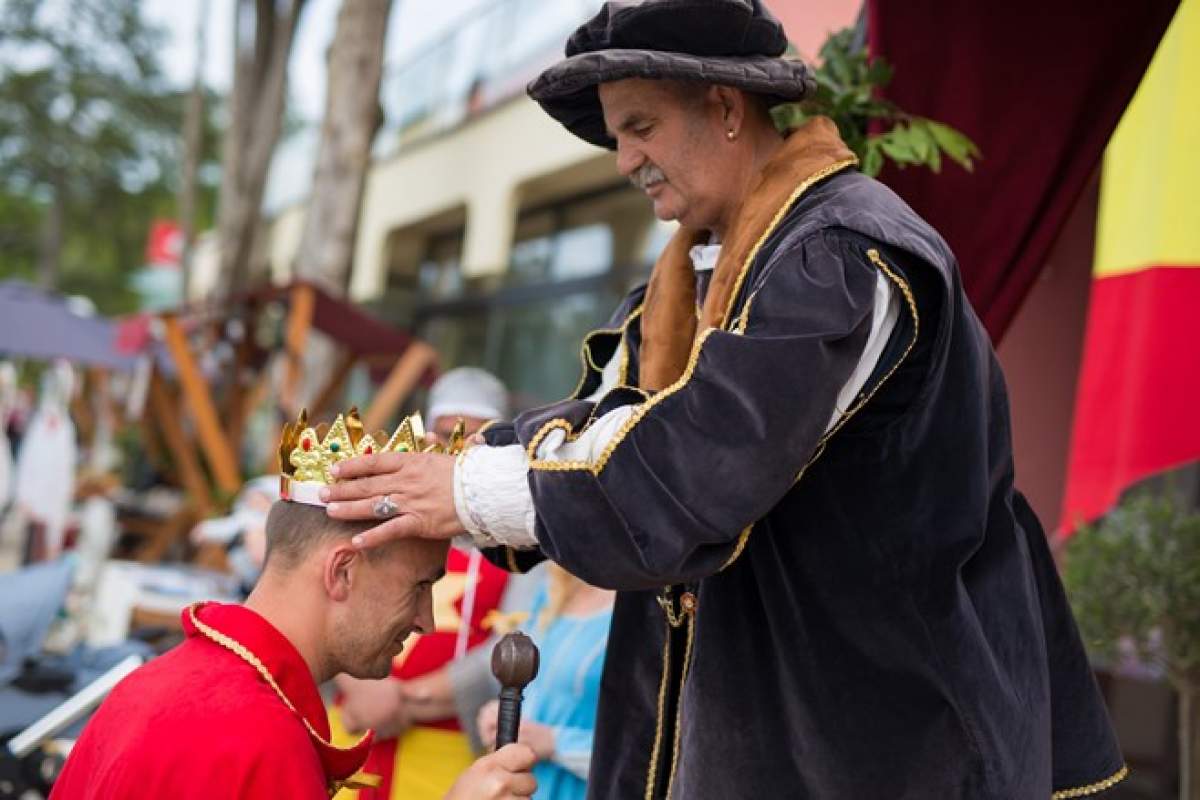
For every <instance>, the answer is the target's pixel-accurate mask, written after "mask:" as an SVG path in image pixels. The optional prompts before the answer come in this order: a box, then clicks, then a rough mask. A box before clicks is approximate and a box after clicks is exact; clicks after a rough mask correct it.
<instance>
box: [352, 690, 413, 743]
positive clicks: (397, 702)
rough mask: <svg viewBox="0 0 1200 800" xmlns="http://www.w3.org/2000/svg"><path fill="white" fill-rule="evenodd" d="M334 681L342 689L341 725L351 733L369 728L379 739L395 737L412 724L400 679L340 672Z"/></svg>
mask: <svg viewBox="0 0 1200 800" xmlns="http://www.w3.org/2000/svg"><path fill="white" fill-rule="evenodd" d="M334 683H335V684H336V685H337V687H338V691H340V692H341V693H342V705H341V708H340V713H341V718H342V726H343V727H344V728H345V729H346V730H348V731H350V732H351V733H362V732H363V731H365V730H367V729H368V728H370V729H372V730H374V731H375V736H376V737H378V738H379V739H395V738H396V737H397V736H399V735H400V734H402V733H404V731H406V730H408V728H409V726H410V725H411V724H412V716H411V715H410V714H409V713H408V709H407V708H405V703H404V684H403V683H402V682H401V681H398V680H395V679H393V678H384V679H383V680H380V681H364V680H359V679H358V678H352V677H350V676H349V675H338V676H337V677H336V678H334Z"/></svg>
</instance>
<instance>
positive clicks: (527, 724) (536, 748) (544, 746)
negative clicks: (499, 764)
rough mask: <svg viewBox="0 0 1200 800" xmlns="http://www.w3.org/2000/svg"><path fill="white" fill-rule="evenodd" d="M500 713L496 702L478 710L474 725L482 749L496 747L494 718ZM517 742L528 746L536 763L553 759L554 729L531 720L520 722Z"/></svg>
mask: <svg viewBox="0 0 1200 800" xmlns="http://www.w3.org/2000/svg"><path fill="white" fill-rule="evenodd" d="M499 711H500V703H499V701H497V700H489V701H488V702H486V703H484V705H483V707H482V708H480V709H479V716H478V717H477V718H476V725H477V727H478V729H479V740H480V741H481V742H483V745H484V747H495V745H496V727H497V725H496V717H497V715H498V714H499ZM517 741H518V742H520V743H521V744H526V745H529V747H530V748H532V750H533V754H534V755H535V756H537V759H538V761H549V760H550V759H551V758H553V757H554V750H555V748H556V747H557V744H556V743H555V741H554V729H553V728H551V727H550V726H549V725H543V724H542V723H540V722H534V721H533V720H527V719H526V720H521V728H520V730H518V731H517Z"/></svg>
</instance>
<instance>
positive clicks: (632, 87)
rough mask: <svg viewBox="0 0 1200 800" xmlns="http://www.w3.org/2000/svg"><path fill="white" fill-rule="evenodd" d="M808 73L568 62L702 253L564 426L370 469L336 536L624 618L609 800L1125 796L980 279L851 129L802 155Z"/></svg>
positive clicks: (708, 64) (580, 126) (620, 347)
mask: <svg viewBox="0 0 1200 800" xmlns="http://www.w3.org/2000/svg"><path fill="white" fill-rule="evenodd" d="M785 46H786V40H785V38H784V35H783V32H782V29H781V28H780V26H779V24H778V23H777V22H776V21H775V20H774V18H773V17H772V16H771V15H770V14H769V13H768V12H767V10H766V9H765V8H764V7H763V6H762V4H761V3H760V2H759V1H758V0H646V2H642V3H640V4H633V3H623V2H610V3H608V4H606V6H605V7H604V8H603V10H601V12H600V13H599V14H598V15H597V16H596V17H595V18H594V19H592V20H591V21H590V22H589V23H587V24H586V25H584V26H583V27H582V28H580V29H579V30H578V31H577V32H576V33H575V34H574V35H573V36H572V37H571V39H570V41H569V42H568V45H567V55H568V58H567V59H566V60H565V61H563V62H561V63H559V64H558V65H556V66H554V67H552V68H550V69H549V70H547V71H546V72H545V73H544V74H543V75H542V76H541V77H540V78H539V79H538V80H537V81H535V82H534V83H533V84H532V86H531V87H530V93H531V94H532V96H533V97H534V99H535V100H537V101H538V102H539V103H541V104H542V106H543V107H544V108H545V109H546V110H547V111H548V112H549V113H550V114H552V115H553V116H554V117H555V118H557V119H558V120H560V121H561V122H562V123H563V124H564V125H565V126H566V127H567V128H568V129H569V130H570V131H571V132H573V133H575V134H576V135H578V136H580V137H582V138H583V139H585V140H587V141H589V142H592V143H595V144H597V145H600V146H605V147H609V148H613V149H615V150H616V152H617V167H618V169H619V170H620V171H621V173H622V174H624V175H626V176H628V177H629V178H630V180H632V181H633V182H634V183H635V184H636V185H637V186H639V188H642V189H644V190H645V192H646V194H647V195H648V196H649V197H650V199H651V200H652V202H653V204H654V210H655V213H656V215H657V216H659V217H660V218H662V219H675V220H678V221H679V223H680V230H679V232H678V233H677V235H676V236H675V237H674V239H673V240H672V241H671V243H670V244H669V245H668V246H667V248H666V250H665V251H664V253H663V254H662V256H661V258H660V259H659V262H658V263H657V264H656V266H655V269H654V273H653V276H652V278H651V280H650V283H649V285H648V286H647V287H646V288H644V289H639V290H637V291H635V292H633V293H632V294H631V295H630V296H629V297H628V298H627V299H626V301H625V302H624V303H623V304H622V306H621V307H620V308H619V309H618V311H617V313H616V314H615V315H614V316H613V319H612V321H611V323H610V325H609V326H608V327H607V328H605V329H602V330H599V331H596V332H594V333H593V334H591V335H590V336H588V337H587V339H586V340H585V342H584V346H583V347H584V358H583V363H584V364H585V370H584V375H583V377H582V380H581V382H580V385H579V387H578V389H577V390H576V391H575V392H574V393H573V394H572V396H571V397H569V398H567V399H566V400H563V401H561V402H559V403H556V404H554V405H552V406H549V407H546V408H541V409H536V410H533V411H530V412H527V413H525V414H523V415H521V416H519V417H518V418H517V419H516V420H515V421H514V422H512V423H508V424H501V425H496V426H494V427H492V428H491V429H489V430H488V432H487V435H486V439H487V446H478V447H475V448H473V449H471V450H469V451H468V452H467V453H466V454H465V455H464V456H463V457H462V458H461V459H460V460H459V461H458V462H457V463H455V462H453V461H451V460H449V459H447V458H445V457H438V456H432V455H424V456H420V455H419V456H384V457H378V458H368V459H365V460H360V461H352V462H346V463H345V464H343V465H342V466H341V472H340V473H339V475H340V477H341V478H342V483H341V484H340V485H338V486H335V487H332V488H331V495H332V499H333V500H334V501H336V502H335V504H334V505H333V506H331V507H330V513H331V514H334V515H335V516H343V517H347V518H355V517H359V518H361V517H367V516H370V515H371V514H372V513H374V512H375V511H376V510H380V509H382V510H385V511H386V510H387V509H388V508H389V507H390V506H391V505H393V504H394V505H395V506H397V507H398V508H399V509H400V511H401V513H400V515H399V516H396V517H395V518H393V519H389V520H387V521H385V522H383V523H382V524H381V525H380V526H379V527H378V528H376V529H375V530H373V531H372V532H369V533H367V534H366V535H365V537H364V542H363V545H364V546H370V544H371V543H372V542H373V541H383V540H387V539H390V538H394V537H400V536H435V537H448V536H453V535H456V534H459V533H461V532H462V531H463V530H466V531H467V532H468V533H470V534H471V536H472V537H473V538H474V539H475V540H476V541H477V542H478V543H480V544H481V546H484V547H488V548H492V553H493V555H494V557H495V558H496V559H497V560H498V561H500V562H501V563H505V564H507V565H509V566H510V567H512V568H514V569H521V568H525V567H528V566H529V565H530V564H532V563H534V562H536V561H537V560H539V559H541V558H543V557H549V558H552V559H554V560H555V561H558V562H559V563H561V564H562V565H564V566H565V567H566V568H567V569H568V570H570V571H571V572H573V573H575V574H577V575H578V576H580V577H581V578H583V579H584V580H586V581H588V582H590V583H593V584H596V585H599V586H607V587H612V588H616V589H619V590H621V592H620V594H619V596H618V600H617V606H616V609H615V613H614V619H613V627H612V637H611V641H610V643H609V652H608V662H607V664H606V667H605V675H604V683H603V687H602V694H601V709H600V720H599V725H598V729H597V732H596V745H595V751H594V754H593V761H592V763H593V773H592V778H591V780H592V784H591V790H590V792H591V797H593V798H597V799H599V798H605V799H607V798H612V800H617V799H618V798H621V799H622V800H623V799H624V798H632V797H647V798H661V797H674V798H686V800H694V799H695V798H701V799H702V800H706V799H708V798H712V800H718V799H719V800H726V799H727V798H734V797H746V798H767V797H770V798H782V797H788V798H793V797H794V798H819V799H820V800H866V799H867V798H872V799H873V798H883V797H887V798H911V799H912V800H927V799H932V798H938V799H941V798H970V799H971V800H979V799H981V798H986V799H987V800H1012V799H1013V798H1022V799H1024V798H1030V799H1031V800H1032V799H1033V798H1048V797H1051V796H1054V797H1083V796H1087V795H1091V794H1097V793H1099V792H1102V791H1104V790H1105V789H1107V788H1108V787H1109V786H1111V785H1113V784H1115V783H1116V782H1118V781H1119V780H1120V779H1121V778H1122V777H1124V775H1125V772H1126V770H1125V767H1124V765H1123V763H1122V759H1121V755H1120V752H1119V750H1118V748H1117V745H1116V742H1115V739H1114V736H1113V733H1112V730H1111V726H1110V724H1109V721H1108V718H1107V715H1106V712H1105V710H1104V706H1103V703H1102V701H1101V698H1100V695H1099V693H1098V691H1097V689H1096V685H1095V682H1094V680H1093V679H1092V676H1091V672H1090V670H1089V667H1088V663H1087V660H1086V657H1085V655H1084V653H1083V650H1082V647H1081V646H1080V642H1079V637H1078V634H1077V632H1076V629H1075V626H1074V623H1073V621H1072V618H1071V614H1070V610H1069V608H1068V607H1067V605H1066V602H1065V599H1064V597H1063V594H1062V590H1061V587H1060V585H1059V583H1058V579H1057V575H1056V572H1055V569H1054V564H1053V562H1052V560H1051V559H1050V555H1049V553H1048V550H1047V547H1046V542H1045V538H1044V534H1043V532H1042V530H1041V527H1040V525H1039V524H1038V522H1037V519H1036V518H1035V517H1034V516H1033V514H1032V512H1031V511H1030V509H1029V507H1028V505H1027V504H1026V503H1025V501H1024V499H1023V498H1022V497H1021V495H1020V494H1019V493H1017V492H1016V490H1015V489H1014V486H1013V461H1012V444H1011V434H1010V428H1009V417H1008V405H1007V396H1006V393H1005V388H1004V380H1003V376H1002V375H1001V372H1000V368H999V365H998V363H997V362H996V358H995V355H994V353H993V351H992V348H991V345H990V343H989V341H988V338H987V335H986V334H985V332H984V331H983V329H982V327H981V326H980V324H979V321H978V320H977V319H976V317H975V314H974V313H973V312H972V310H971V308H970V306H969V305H968V304H967V302H966V299H965V297H964V294H963V291H962V286H961V282H960V279H959V275H958V269H957V266H956V264H955V261H954V257H953V255H952V254H951V253H950V251H949V249H948V248H947V246H946V244H945V242H944V241H942V239H941V238H940V237H939V236H938V235H937V233H936V232H935V231H933V230H932V229H931V228H930V227H929V226H928V225H927V224H926V223H925V222H924V221H923V220H921V219H920V218H919V217H917V216H916V214H914V213H913V211H912V210H911V209H909V208H908V206H906V205H905V204H904V203H903V202H902V201H901V200H900V199H899V198H898V197H896V196H895V195H894V194H893V193H892V192H891V191H889V190H888V189H887V188H886V187H884V186H882V185H881V184H879V183H877V182H876V181H873V180H871V179H870V178H867V177H864V176H863V175H862V174H860V173H859V172H857V171H856V169H855V165H856V160H855V158H854V156H853V154H852V153H850V151H848V150H847V149H846V147H845V145H844V144H843V143H842V142H841V140H840V139H839V138H838V134H837V130H836V128H835V126H834V125H833V124H832V123H830V122H829V121H828V120H825V119H820V118H817V119H813V120H810V121H809V122H808V123H807V124H806V125H804V126H803V127H801V128H800V129H798V130H795V131H792V132H790V134H788V135H786V136H783V135H780V134H779V133H777V132H776V131H775V129H774V127H773V125H772V123H771V119H770V116H769V114H768V108H769V107H770V106H771V105H772V104H775V103H778V102H781V101H784V100H794V99H798V98H801V97H803V96H804V94H805V92H806V91H807V90H808V89H809V87H810V79H809V77H808V74H807V72H806V70H805V68H804V67H803V66H802V65H801V64H799V63H798V62H795V61H787V60H783V59H781V58H779V56H780V54H781V53H782V52H783V51H784V49H785ZM983 189H984V187H981V190H983ZM382 497H387V498H390V500H391V501H392V503H384V504H380V502H379V500H380V498H382Z"/></svg>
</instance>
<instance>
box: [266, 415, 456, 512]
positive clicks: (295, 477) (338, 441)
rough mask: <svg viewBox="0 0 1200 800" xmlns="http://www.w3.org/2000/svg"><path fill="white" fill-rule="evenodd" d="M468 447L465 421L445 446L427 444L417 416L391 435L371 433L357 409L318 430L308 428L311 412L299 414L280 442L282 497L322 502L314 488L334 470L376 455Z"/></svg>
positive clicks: (453, 450)
mask: <svg viewBox="0 0 1200 800" xmlns="http://www.w3.org/2000/svg"><path fill="white" fill-rule="evenodd" d="M380 442H384V444H383V445H380V444H379V443H380ZM464 445H465V437H464V435H463V421H462V420H459V421H458V423H457V424H456V425H455V427H454V433H452V434H451V436H450V441H449V443H448V444H446V445H442V444H438V443H433V442H429V441H427V440H426V436H425V425H424V422H423V421H422V419H421V415H420V414H419V413H416V414H412V415H410V416H407V417H405V418H404V419H403V420H401V421H400V425H399V426H398V427H397V428H396V431H395V433H393V434H392V435H391V436H388V435H387V434H386V433H385V432H384V431H376V432H375V433H373V434H372V433H367V432H366V431H365V430H364V428H363V423H362V419H361V418H360V417H359V415H358V408H357V407H352V408H351V409H350V410H349V411H347V412H346V413H345V414H338V416H337V418H336V419H335V420H334V421H333V423H332V424H328V423H321V424H319V425H317V426H315V427H314V426H311V425H309V421H308V411H307V410H301V411H300V416H299V417H298V418H297V419H296V421H295V422H289V423H286V424H285V425H284V426H283V433H282V436H281V437H280V440H279V475H280V483H281V493H282V496H283V498H284V499H289V500H292V499H294V500H298V501H300V502H308V503H317V504H319V501H317V500H316V499H315V498H316V491H314V489H316V488H319V486H321V485H325V484H330V483H333V482H334V477H333V474H332V473H331V472H330V468H331V467H332V466H333V465H334V464H337V463H338V462H341V461H345V460H346V459H349V458H354V457H355V456H369V455H372V454H375V453H428V452H436V453H459V452H462V449H463V446H464ZM302 485H308V486H302Z"/></svg>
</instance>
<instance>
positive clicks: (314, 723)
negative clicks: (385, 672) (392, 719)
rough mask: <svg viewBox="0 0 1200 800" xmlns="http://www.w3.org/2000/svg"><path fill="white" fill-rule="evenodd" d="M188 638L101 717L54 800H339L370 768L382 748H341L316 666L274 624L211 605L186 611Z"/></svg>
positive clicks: (133, 680) (139, 673) (132, 680)
mask: <svg viewBox="0 0 1200 800" xmlns="http://www.w3.org/2000/svg"><path fill="white" fill-rule="evenodd" d="M183 627H184V631H185V632H186V634H187V639H186V640H185V641H184V642H183V643H182V644H181V645H179V646H178V647H176V648H174V649H173V650H171V651H170V652H168V653H166V654H164V655H162V656H160V657H159V658H156V659H154V660H153V661H151V662H150V663H148V664H146V665H145V666H143V667H141V668H139V669H138V670H136V671H135V672H133V673H132V674H131V675H129V676H128V677H127V678H125V680H123V681H121V683H119V684H118V685H117V687H116V688H115V689H114V690H113V692H112V694H110V695H109V696H108V698H107V699H106V700H105V701H104V703H103V704H102V705H101V706H100V708H99V710H97V712H96V714H95V715H94V716H93V717H92V719H91V720H90V721H89V722H88V724H87V727H85V728H84V731H83V734H82V736H80V738H79V741H78V742H77V743H76V744H75V747H74V749H73V750H72V751H71V755H70V757H69V758H68V759H67V763H66V766H65V767H64V769H63V773H62V775H61V776H60V777H59V779H58V781H57V782H56V783H55V785H54V791H53V792H51V794H50V797H51V800H109V799H110V798H111V800H138V799H139V798H145V799H146V800H151V798H153V800H223V799H224V798H259V797H271V796H274V797H288V798H295V800H309V799H310V798H311V800H327V798H328V797H329V796H330V791H331V789H332V788H335V786H336V784H337V783H338V782H340V781H343V780H345V779H347V778H349V777H350V775H352V774H353V773H355V772H356V771H358V770H359V769H360V768H361V767H362V765H363V763H364V762H365V761H366V758H367V753H368V751H369V750H370V747H371V739H372V736H371V735H370V734H368V735H367V736H365V737H363V739H362V740H361V741H359V742H358V743H357V744H356V745H354V746H353V747H350V748H346V749H339V748H336V747H334V746H333V745H331V744H329V720H328V718H327V717H326V714H325V707H324V705H323V704H322V703H321V696H320V694H319V693H318V692H317V686H316V684H315V683H314V681H313V678H312V674H311V673H310V672H309V671H308V666H307V665H306V664H305V663H304V660H303V659H302V658H301V657H300V654H299V653H298V652H297V651H296V648H295V647H293V646H292V644H291V642H289V641H288V640H287V639H286V638H284V636H283V634H281V633H280V632H279V631H277V630H275V628H273V627H272V626H271V625H270V624H269V623H268V622H267V621H266V620H264V619H263V618H262V617H260V616H259V615H258V614H256V613H254V612H253V611H250V610H249V609H247V608H244V607H242V606H236V605H221V604H211V603H202V604H199V605H196V606H192V607H191V608H188V609H185V610H184V612H183ZM272 682H273V683H274V686H272V685H271V683H272Z"/></svg>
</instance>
